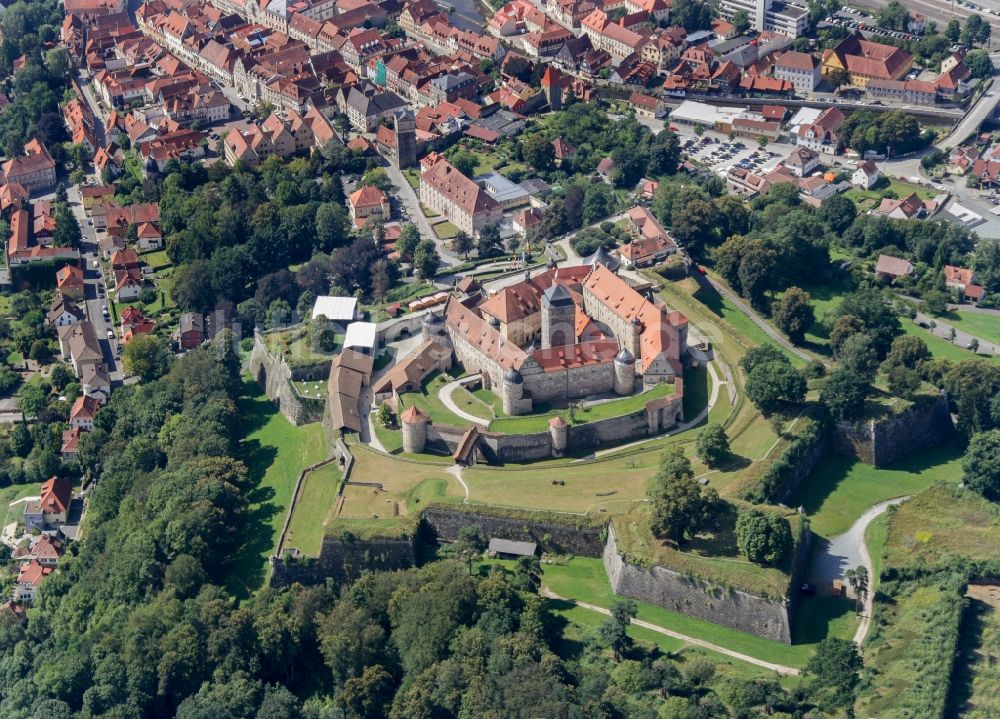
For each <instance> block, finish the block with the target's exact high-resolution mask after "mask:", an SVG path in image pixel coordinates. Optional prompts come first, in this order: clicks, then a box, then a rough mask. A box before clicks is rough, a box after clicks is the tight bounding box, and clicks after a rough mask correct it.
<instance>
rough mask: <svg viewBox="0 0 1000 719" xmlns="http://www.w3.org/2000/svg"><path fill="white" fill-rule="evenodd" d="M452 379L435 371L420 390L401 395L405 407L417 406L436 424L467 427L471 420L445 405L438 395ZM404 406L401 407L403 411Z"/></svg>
mask: <svg viewBox="0 0 1000 719" xmlns="http://www.w3.org/2000/svg"><path fill="white" fill-rule="evenodd" d="M450 381H451V378H450V377H448V375H445V374H441V373H439V372H438V373H435V374H433V375H431V377H430V378H428V379H425V380H424V384H423V387H422V388H421V391H420V392H405V393H404V394H402V395H400V399H401V400H402V403H403V407H416V408H417V409H419V410H420V411H421V412H423V413H424V414H426V415H427V416H429V417H430V418H431V421H432V422H434V423H436V424H446V425H449V426H451V427H465V426H467V425H468V424H469V421H468V420H467V419H465V418H463V417H459V416H458V415H457V414H455V413H454V412H452V411H451V410H450V409H448V408H447V407H445V406H444V402H442V401H441V398H440V397H439V396H438V395H439V393H440V392H441V388H442V387H444V386H445V385H446V384H448V383H449V382H450ZM402 411H403V408H402V407H401V408H400V413H402Z"/></svg>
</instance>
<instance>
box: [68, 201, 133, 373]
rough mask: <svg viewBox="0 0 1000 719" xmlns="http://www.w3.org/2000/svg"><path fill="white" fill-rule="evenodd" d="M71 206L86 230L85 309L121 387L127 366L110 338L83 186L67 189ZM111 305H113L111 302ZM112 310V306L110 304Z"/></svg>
mask: <svg viewBox="0 0 1000 719" xmlns="http://www.w3.org/2000/svg"><path fill="white" fill-rule="evenodd" d="M66 194H67V196H68V197H69V203H70V209H72V211H73V214H74V215H75V216H76V221H77V222H78V223H79V225H80V230H81V232H82V233H83V240H82V242H81V244H80V254H81V256H82V258H83V262H84V269H83V279H84V288H83V290H84V298H85V302H84V310H85V311H86V313H87V319H89V320H90V322H91V324H93V325H94V331H95V332H96V333H97V338H98V340H99V341H100V344H101V352H102V353H103V354H104V362H105V364H106V365H107V368H108V376H109V377H110V378H111V385H112V387H117V386H120V385H121V383H122V381H123V380H124V379H125V372H124V367H123V366H122V364H121V361H120V360H119V359H118V358H117V356H116V351H117V349H118V339H117V337H116V338H115V339H108V331H109V330H110V331H112V332H113V333H114V332H115V326H114V323H113V322H111V321H108V320H105V319H104V315H103V312H102V310H103V309H104V307H105V306H106V305H108V301H109V300H108V296H107V291H106V290H105V289H104V281H103V279H102V278H101V271H100V270H98V269H94V261H95V260H97V258H98V247H97V237H96V235H95V233H94V226H93V225H91V224H89V223H88V218H87V217H86V215H85V213H84V211H83V204H82V202H81V199H80V188H79V187H78V186H76V185H72V186H71V187H70V188H69V189H68V190H67V193H66ZM108 306H109V305H108ZM109 309H110V306H109Z"/></svg>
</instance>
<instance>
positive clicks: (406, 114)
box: [392, 110, 417, 170]
mask: <svg viewBox="0 0 1000 719" xmlns="http://www.w3.org/2000/svg"><path fill="white" fill-rule="evenodd" d="M392 122H393V129H394V131H395V135H396V155H395V158H394V159H395V163H393V164H395V165H396V169H397V170H405V169H406V168H407V167H412V166H413V165H416V164H417V126H416V122H415V121H414V119H413V113H412V112H410V111H409V110H400V111H399V112H397V113H395V114H394V115H393V116H392Z"/></svg>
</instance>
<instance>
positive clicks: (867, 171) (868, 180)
mask: <svg viewBox="0 0 1000 719" xmlns="http://www.w3.org/2000/svg"><path fill="white" fill-rule="evenodd" d="M880 176H881V175H879V171H878V166H877V165H876V164H875V163H874V162H872V161H871V160H865V161H864V162H862V163H860V164H859V165H858V167H857V169H855V170H854V174H853V175H851V184H852V185H854V186H855V187H860V188H861V189H862V190H870V189H871V188H872V186H873V185H874V184H875V183H876V182H878V178H879V177H880Z"/></svg>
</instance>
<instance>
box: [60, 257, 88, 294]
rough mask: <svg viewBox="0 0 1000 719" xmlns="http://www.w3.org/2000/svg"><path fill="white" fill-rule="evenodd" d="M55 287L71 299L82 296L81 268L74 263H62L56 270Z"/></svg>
mask: <svg viewBox="0 0 1000 719" xmlns="http://www.w3.org/2000/svg"><path fill="white" fill-rule="evenodd" d="M56 288H57V289H58V290H59V291H60V292H61V293H62V294H63V297H68V298H69V299H71V300H80V299H82V298H83V270H81V269H80V268H79V267H77V266H76V265H63V266H62V267H61V268H59V271H58V272H56Z"/></svg>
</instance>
